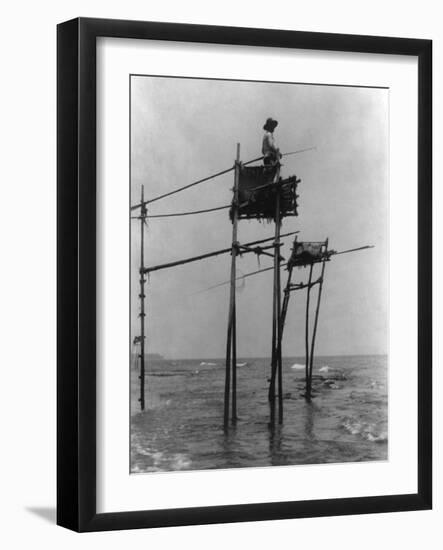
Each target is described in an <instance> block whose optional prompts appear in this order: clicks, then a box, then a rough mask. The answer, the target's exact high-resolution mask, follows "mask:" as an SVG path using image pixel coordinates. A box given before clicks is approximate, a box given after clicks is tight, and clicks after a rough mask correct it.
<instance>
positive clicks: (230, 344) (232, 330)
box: [224, 143, 240, 430]
mask: <svg viewBox="0 0 443 550" xmlns="http://www.w3.org/2000/svg"><path fill="white" fill-rule="evenodd" d="M239 177H240V144H239V143H237V157H236V161H235V175H234V201H233V203H232V206H233V211H232V250H231V287H230V296H229V313H228V334H227V339H226V365H225V401H224V428H225V430H226V429H227V428H228V425H229V393H230V384H231V368H232V378H233V384H232V392H233V395H232V417H233V420H235V419H236V417H237V396H236V391H237V357H236V354H237V343H236V323H235V320H234V318H235V315H236V311H235V269H236V256H237V245H238V243H237V227H238V182H239ZM234 341H235V343H234ZM231 351H232V365H231Z"/></svg>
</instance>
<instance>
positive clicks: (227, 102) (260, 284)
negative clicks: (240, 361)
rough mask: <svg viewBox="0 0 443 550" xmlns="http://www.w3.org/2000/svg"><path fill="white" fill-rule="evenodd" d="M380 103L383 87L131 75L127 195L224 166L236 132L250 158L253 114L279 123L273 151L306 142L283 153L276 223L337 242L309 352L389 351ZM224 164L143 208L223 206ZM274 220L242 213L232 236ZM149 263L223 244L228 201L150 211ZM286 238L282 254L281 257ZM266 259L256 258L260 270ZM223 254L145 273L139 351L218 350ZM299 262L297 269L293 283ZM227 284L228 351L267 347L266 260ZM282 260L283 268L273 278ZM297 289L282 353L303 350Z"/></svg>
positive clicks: (256, 133) (135, 235) (189, 354)
mask: <svg viewBox="0 0 443 550" xmlns="http://www.w3.org/2000/svg"><path fill="white" fill-rule="evenodd" d="M388 106H389V91H388V90H386V89H373V88H351V87H339V86H321V85H317V86H316V85H303V84H281V83H278V84H277V83H262V82H241V81H240V82H239V81H217V80H204V79H185V78H165V77H147V76H134V77H132V79H131V203H132V204H134V203H137V202H139V199H140V188H141V185H142V184H144V186H145V197H146V198H153V197H155V196H156V195H159V194H162V193H165V192H167V191H169V190H172V189H174V188H177V187H181V186H183V185H186V184H188V183H191V182H192V181H194V180H197V179H200V178H203V177H205V176H208V175H210V174H213V173H215V172H218V171H220V170H223V169H225V168H228V167H230V166H232V164H233V162H234V158H235V151H236V143H237V142H238V143H240V144H241V159H242V160H243V161H247V160H250V159H252V158H255V157H258V156H259V155H261V141H262V136H263V129H262V127H263V124H264V122H265V120H266V118H268V117H273V118H275V119H277V120H278V121H279V125H278V127H277V129H276V130H275V138H276V142H277V144H278V145H279V147H280V149H281V150H282V152H288V151H293V150H296V149H300V148H305V147H311V146H315V147H316V150H315V151H309V152H306V153H302V154H300V155H295V156H290V157H287V158H285V159H284V166H283V168H282V175H283V176H284V177H286V176H290V175H293V174H296V175H297V176H298V177H299V178H301V180H302V181H301V184H300V185H299V189H298V193H299V195H300V198H299V216H298V217H295V218H294V217H291V218H286V219H284V221H283V226H282V232H284V233H285V232H289V231H295V230H299V231H300V234H299V237H298V239H299V240H306V241H309V240H323V239H325V238H326V237H329V243H330V248H333V249H335V250H344V249H347V248H353V247H358V246H362V245H366V244H373V245H375V248H374V249H371V250H367V251H363V252H356V253H353V254H347V255H343V256H337V257H335V258H333V259H332V261H331V262H329V263H328V264H327V267H326V276H325V284H324V288H323V297H322V303H321V311H320V318H319V327H318V333H317V343H316V353H317V354H319V355H341V354H374V353H386V352H387V349H388V270H389V265H388V207H389V182H388ZM232 186H233V173H232V172H231V173H229V174H227V175H225V176H222V177H219V178H216V179H213V180H210V181H209V182H207V183H203V184H201V185H198V186H196V187H194V188H191V189H190V190H187V191H184V192H182V193H178V194H176V195H173V196H171V197H168V198H166V199H163V200H160V201H158V202H155V203H153V204H152V205H151V207H150V208H149V213H150V214H162V213H168V212H178V211H186V210H194V209H203V208H211V207H216V206H220V205H224V204H228V203H229V202H230V201H231V198H232V191H231V190H232ZM131 228H132V245H131V251H132V259H131V265H132V275H131V284H132V299H131V311H132V315H131V323H132V334H133V336H134V335H136V334H139V318H138V312H139V303H138V268H139V250H140V231H139V223H138V222H136V221H132V222H131ZM273 233H274V226H273V224H267V223H266V222H265V223H260V222H258V221H246V220H245V221H241V222H240V223H239V240H240V242H247V241H248V240H255V239H259V238H264V237H267V236H272V235H273ZM145 236H146V247H145V258H146V260H145V263H146V265H147V266H149V265H156V264H159V263H163V262H167V261H172V260H176V259H180V258H186V257H188V256H193V255H197V254H199V253H204V252H209V251H212V250H215V249H218V248H225V247H228V246H230V244H231V238H232V225H231V223H230V221H229V218H228V211H227V210H221V211H219V212H214V213H209V214H202V215H197V216H185V217H181V218H165V219H163V218H160V219H152V220H149V228H148V230H147V231H146V232H145ZM290 245H291V240H290V238H286V239H285V246H284V247H283V250H282V253H283V255H284V256H285V257H288V255H289V251H290ZM237 265H238V274H239V275H241V274H244V273H248V272H250V271H254V270H256V269H258V263H257V258H256V256H255V255H253V254H249V255H246V256H244V257H242V258H239V259H238V262H237ZM271 265H272V259H271V258H266V257H262V258H261V263H260V267H262V268H264V267H268V266H271ZM229 274H230V256H229V255H223V256H220V257H217V258H213V259H208V260H203V261H200V262H196V263H192V264H188V265H184V266H179V267H175V268H172V269H167V270H162V271H159V272H155V273H152V274H151V276H150V280H149V284H148V285H147V293H146V294H147V300H146V308H147V317H146V321H147V352H149V353H154V352H156V353H161V354H162V355H164V356H165V357H168V358H193V357H195V358H210V357H212V358H215V357H223V356H224V353H225V346H226V324H227V315H228V301H229V285H225V286H223V287H220V288H217V289H215V290H211V291H208V292H199V291H201V290H204V289H205V288H207V287H208V286H211V285H214V284H217V283H219V282H223V281H226V280H228V279H229ZM306 276H307V269H304V270H303V269H301V270H296V271H295V272H294V281H296V282H298V281H301V280H303V279H305V278H306ZM246 281H247V282H246V284H245V285H244V286H243V288H241V289H239V291H238V298H237V332H238V345H237V349H238V351H237V354H238V356H239V357H242V356H243V357H247V356H249V357H254V356H255V357H262V356H268V355H269V354H270V348H271V304H272V271H271V272H269V273H263V274H259V275H257V276H254V277H250V278H249V279H247V280H246ZM285 282H286V271H282V285H283V284H284V283H285ZM304 304H305V293H301V292H296V293H292V297H291V302H290V306H289V311H288V315H287V323H286V326H285V335H284V342H283V354H284V355H286V356H297V355H303V353H304V332H303V330H304Z"/></svg>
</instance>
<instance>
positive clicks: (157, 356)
mask: <svg viewBox="0 0 443 550" xmlns="http://www.w3.org/2000/svg"><path fill="white" fill-rule="evenodd" d="M388 355H389V354H388V353H343V354H335V355H317V354H316V355H315V358H316V359H325V358H333V357H387V356H388ZM146 359H156V360H162V361H218V362H220V361H225V360H226V358H225V357H164V356H162V355H161V354H159V353H152V354H146ZM237 359H238V360H239V361H240V360H245V361H252V360H253V359H270V357H268V356H264V357H263V356H260V357H259V356H247V355H241V356H239V357H238V358H237ZM284 359H290V360H294V359H299V360H304V359H305V356H304V355H284V356H283V360H284Z"/></svg>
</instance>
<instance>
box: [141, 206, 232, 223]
mask: <svg viewBox="0 0 443 550" xmlns="http://www.w3.org/2000/svg"><path fill="white" fill-rule="evenodd" d="M226 208H231V205H230V204H225V205H224V206H216V207H215V208H205V209H204V210H193V211H192V212H172V213H170V214H149V215H147V216H146V217H147V218H172V217H175V216H191V215H192V214H205V213H206V212H215V211H217V210H225V209H226ZM131 218H132V219H133V220H138V219H139V216H131Z"/></svg>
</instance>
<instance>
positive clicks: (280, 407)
mask: <svg viewBox="0 0 443 550" xmlns="http://www.w3.org/2000/svg"><path fill="white" fill-rule="evenodd" d="M277 204H278V208H277V210H278V223H277V226H278V230H277V239H278V245H280V225H281V224H280V188H279V189H278V195H277ZM276 258H277V285H276V288H277V296H276V305H277V312H276V317H277V350H276V351H277V357H276V359H277V374H278V422H279V424H282V422H283V372H282V351H281V345H282V324H281V272H280V263H281V262H280V246H278V247H277V250H276Z"/></svg>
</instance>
